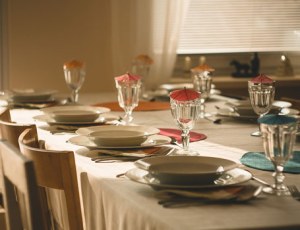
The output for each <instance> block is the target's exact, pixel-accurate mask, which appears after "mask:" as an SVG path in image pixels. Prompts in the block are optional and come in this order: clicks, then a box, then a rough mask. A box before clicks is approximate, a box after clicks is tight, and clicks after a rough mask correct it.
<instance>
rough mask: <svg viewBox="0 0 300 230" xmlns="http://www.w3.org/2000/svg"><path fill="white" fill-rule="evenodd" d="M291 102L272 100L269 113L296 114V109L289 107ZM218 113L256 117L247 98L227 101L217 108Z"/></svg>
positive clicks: (221, 114) (236, 116) (238, 117)
mask: <svg viewBox="0 0 300 230" xmlns="http://www.w3.org/2000/svg"><path fill="white" fill-rule="evenodd" d="M291 106H292V104H291V103H289V102H285V101H274V102H273V106H272V108H271V110H270V112H269V113H280V114H284V115H296V114H298V113H299V111H298V110H295V109H291V108H290V107H291ZM218 115H220V116H225V117H232V118H237V119H257V118H258V115H257V114H256V113H255V112H254V110H253V108H252V106H251V103H250V101H249V100H244V101H237V102H227V103H226V107H224V108H220V109H218Z"/></svg>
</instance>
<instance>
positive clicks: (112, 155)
mask: <svg viewBox="0 0 300 230" xmlns="http://www.w3.org/2000/svg"><path fill="white" fill-rule="evenodd" d="M172 151H175V149H174V148H171V147H167V146H162V147H151V148H145V149H121V150H113V149H94V150H89V151H86V150H79V151H77V152H76V153H77V154H79V155H81V156H85V157H89V158H91V160H92V161H94V162H109V163H112V162H116V161H131V160H133V161H135V160H138V159H141V158H144V157H152V156H162V155H167V154H169V153H171V152H172Z"/></svg>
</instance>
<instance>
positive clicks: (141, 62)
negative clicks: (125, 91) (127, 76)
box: [131, 54, 153, 99]
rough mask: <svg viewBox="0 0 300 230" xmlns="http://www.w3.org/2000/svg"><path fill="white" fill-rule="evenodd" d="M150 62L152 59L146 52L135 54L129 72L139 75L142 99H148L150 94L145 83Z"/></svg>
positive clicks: (151, 62)
mask: <svg viewBox="0 0 300 230" xmlns="http://www.w3.org/2000/svg"><path fill="white" fill-rule="evenodd" d="M152 64H153V60H152V59H151V57H149V56H148V55H146V54H140V55H138V56H136V57H135V58H134V59H133V61H132V65H131V73H132V74H134V75H138V76H141V81H142V85H141V92H140V97H141V98H142V99H149V96H150V95H149V92H148V90H149V89H148V87H147V85H148V83H149V82H148V81H149V72H150V67H151V65H152Z"/></svg>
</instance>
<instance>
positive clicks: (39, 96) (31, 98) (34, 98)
mask: <svg viewBox="0 0 300 230" xmlns="http://www.w3.org/2000/svg"><path fill="white" fill-rule="evenodd" d="M56 92H57V91H56V90H33V89H27V90H12V91H10V92H9V95H10V96H9V99H10V100H12V101H13V102H15V103H29V102H32V103H39V102H48V101H51V100H54V99H53V98H52V96H53V95H54V94H55V93H56Z"/></svg>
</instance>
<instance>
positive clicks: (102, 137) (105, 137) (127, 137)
mask: <svg viewBox="0 0 300 230" xmlns="http://www.w3.org/2000/svg"><path fill="white" fill-rule="evenodd" d="M116 127H117V126H116ZM88 137H89V138H90V139H91V140H92V141H93V142H95V143H96V144H97V145H102V146H113V145H114V146H136V145H140V144H142V143H143V142H144V141H146V139H147V138H148V135H145V133H144V132H141V131H137V130H122V129H121V130H120V129H116V130H105V131H95V132H91V133H90V134H88Z"/></svg>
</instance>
